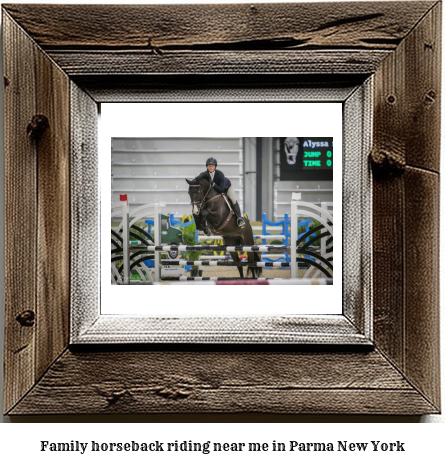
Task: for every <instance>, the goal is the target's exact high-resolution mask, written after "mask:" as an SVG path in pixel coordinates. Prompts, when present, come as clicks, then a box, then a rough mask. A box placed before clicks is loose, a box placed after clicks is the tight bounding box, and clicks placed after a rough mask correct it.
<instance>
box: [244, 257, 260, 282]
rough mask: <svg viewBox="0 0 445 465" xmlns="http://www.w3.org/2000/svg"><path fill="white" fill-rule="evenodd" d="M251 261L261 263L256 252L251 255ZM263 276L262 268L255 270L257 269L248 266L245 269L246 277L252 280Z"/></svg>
mask: <svg viewBox="0 0 445 465" xmlns="http://www.w3.org/2000/svg"><path fill="white" fill-rule="evenodd" d="M253 261H254V262H255V263H256V262H260V261H261V254H259V253H258V252H254V253H253ZM262 274H263V269H262V268H257V267H252V266H248V267H247V277H252V278H261V275H262Z"/></svg>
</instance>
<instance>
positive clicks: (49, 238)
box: [36, 50, 71, 378]
mask: <svg viewBox="0 0 445 465" xmlns="http://www.w3.org/2000/svg"><path fill="white" fill-rule="evenodd" d="M36 70H37V72H36V88H37V89H38V93H37V98H36V114H38V115H45V117H46V118H47V120H48V128H47V129H46V130H45V131H44V132H43V133H42V135H41V136H40V137H39V138H38V140H36V147H37V163H38V168H37V185H38V190H37V203H38V223H37V314H36V317H37V318H36V324H37V340H36V364H37V366H36V376H37V378H39V377H40V376H41V375H42V374H43V373H44V372H45V370H46V369H47V368H48V366H49V365H50V364H51V363H52V361H53V360H54V359H55V358H56V357H57V356H58V355H59V354H60V353H61V352H62V351H63V349H64V348H65V347H66V345H67V344H68V337H69V334H68V333H69V309H70V300H69V296H70V272H69V267H70V262H71V254H70V208H69V206H70V203H69V199H70V196H71V193H70V180H69V173H70V143H69V141H70V118H69V109H70V95H69V83H70V80H69V78H68V77H67V76H66V74H64V73H63V72H62V71H61V70H60V69H59V68H58V67H57V66H56V65H55V64H54V63H53V62H52V61H51V60H50V59H49V58H48V57H47V56H46V55H45V54H44V53H43V52H42V51H41V50H37V51H36Z"/></svg>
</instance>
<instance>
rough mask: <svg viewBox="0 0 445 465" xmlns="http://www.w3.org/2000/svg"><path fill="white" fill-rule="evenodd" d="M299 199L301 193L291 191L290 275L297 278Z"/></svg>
mask: <svg viewBox="0 0 445 465" xmlns="http://www.w3.org/2000/svg"><path fill="white" fill-rule="evenodd" d="M299 200H301V194H300V193H296V192H293V193H292V202H291V223H290V241H291V243H290V261H291V269H290V277H291V279H298V262H297V240H298V215H297V209H298V201H299Z"/></svg>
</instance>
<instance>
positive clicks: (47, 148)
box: [3, 1, 441, 415]
mask: <svg viewBox="0 0 445 465" xmlns="http://www.w3.org/2000/svg"><path fill="white" fill-rule="evenodd" d="M35 18H39V21H35ZM3 43H4V87H5V90H4V92H5V191H6V192H5V199H6V203H5V215H6V226H5V237H6V266H5V328H6V330H5V331H6V333H5V390H4V392H5V396H4V411H5V412H6V413H7V414H10V415H23V414H43V413H46V414H49V413H155V412H176V413H197V412H200V413H217V412H219V413H222V412H224V413H240V412H244V413H253V412H262V413H281V412H282V413H336V414H340V413H373V414H378V413H382V414H423V413H436V412H438V411H439V410H440V395H439V393H440V383H439V306H438V299H439V282H438V276H439V273H438V265H439V221H438V216H439V155H440V147H439V130H440V97H439V94H440V71H441V63H440V57H441V3H440V2H411V1H410V2H395V3H393V2H389V3H382V2H377V3H363V2H360V3H359V4H354V3H350V2H347V3H343V4H342V3H332V4H323V5H322V6H321V5H320V4H305V3H303V4H284V5H280V4H269V5H268V4H256V5H213V6H205V5H185V6H171V5H170V6H148V5H144V6H131V5H128V6H122V5H113V6H111V5H109V6H104V5H88V6H86V5H82V6H79V5H64V6H55V5H4V6H3ZM370 76H373V82H374V87H373V89H374V91H373V96H372V100H373V122H372V127H373V138H372V150H371V153H370V160H371V162H372V165H373V170H374V179H373V322H372V326H373V340H372V343H373V346H372V348H371V349H370V348H365V349H364V348H363V347H362V348H360V347H359V346H356V345H350V346H341V347H340V346H330V345H322V346H318V347H317V348H315V347H312V346H311V347H308V346H305V347H302V346H290V347H284V346H278V347H270V346H258V345H257V346H249V347H246V346H227V345H225V346H224V345H215V346H212V347H209V346H206V345H200V346H190V345H186V346H182V345H176V346H164V345H156V346H147V345H145V346H138V347H135V346H128V345H123V346H120V345H119V346H112V347H111V348H110V347H107V348H104V347H102V346H94V347H93V346H90V345H86V346H84V347H82V349H80V348H79V347H73V346H69V332H70V330H69V318H70V315H69V309H70V299H71V296H72V293H73V292H75V289H73V284H71V282H70V273H71V272H72V268H71V263H77V257H76V255H75V253H73V255H71V254H70V250H73V244H72V243H71V241H72V234H71V227H72V225H74V224H75V225H78V224H79V223H80V224H83V225H84V226H85V229H84V230H83V234H84V237H85V239H86V240H87V239H88V224H90V223H91V221H96V219H97V212H96V214H95V215H96V216H95V215H94V212H93V213H91V212H90V214H91V215H92V216H91V217H89V218H85V217H84V216H83V212H82V211H80V210H75V211H73V210H72V209H70V195H71V194H72V185H71V182H72V181H71V179H72V177H73V176H76V177H77V178H76V179H80V180H81V179H82V173H81V172H79V173H72V172H70V159H71V155H72V151H73V150H74V149H75V148H74V147H73V144H74V141H73V133H72V130H73V128H72V125H71V122H72V114H71V112H72V111H73V108H79V107H80V108H83V109H84V112H85V114H89V113H91V112H92V111H93V110H92V109H93V108H96V106H97V104H98V103H100V102H105V101H116V100H121V101H122V100H144V95H146V93H147V92H148V93H153V92H159V90H160V89H164V90H165V89H167V90H168V91H169V92H171V93H182V94H183V95H186V94H187V92H190V91H192V90H193V89H196V88H206V89H215V92H217V89H218V88H220V87H221V86H226V87H227V86H232V87H233V88H234V90H235V93H234V99H235V100H236V89H241V90H242V89H243V88H246V87H254V86H258V85H261V86H263V87H267V86H268V87H270V88H282V87H283V86H287V87H288V88H289V87H295V86H297V85H298V86H299V87H302V86H306V87H314V86H315V85H316V86H318V87H319V86H323V85H329V86H330V87H332V86H339V87H341V86H346V85H351V84H355V85H358V84H360V83H363V82H364V81H365V80H366V79H368V78H369V77H370ZM94 111H95V110H94ZM37 115H40V117H37V118H33V117H35V116H37ZM78 129H80V130H81V132H82V133H83V134H84V141H83V142H80V143H79V142H78V141H79V139H78V138H77V137H78V135H76V141H77V142H76V143H77V144H78V146H77V147H76V150H77V153H78V156H79V157H81V160H85V161H86V162H88V163H89V162H91V160H89V159H88V154H89V153H91V150H92V149H93V147H92V146H91V144H93V145H94V131H95V129H94V127H93V128H92V127H90V126H89V125H84V126H83V127H80V128H76V131H77V130H78ZM80 139H82V134H81V135H80ZM93 163H94V161H93ZM91 169H94V166H92V167H91ZM76 195H80V196H81V195H83V194H82V193H81V192H79V193H78V194H76ZM85 195H89V194H88V192H85ZM95 218H96V219H95ZM74 250H75V247H74ZM79 265H81V264H79ZM85 265H86V266H88V263H86V264H85ZM55 270H57V273H55V272H54V271H55ZM85 305H89V301H88V296H85ZM358 326H360V323H359V324H358Z"/></svg>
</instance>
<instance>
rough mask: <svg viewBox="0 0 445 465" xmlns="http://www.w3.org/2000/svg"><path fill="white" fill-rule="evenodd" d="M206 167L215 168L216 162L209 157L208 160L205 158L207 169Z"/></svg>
mask: <svg viewBox="0 0 445 465" xmlns="http://www.w3.org/2000/svg"><path fill="white" fill-rule="evenodd" d="M208 165H215V168H216V167H217V166H218V162H217V161H216V159H215V158H213V157H210V158H207V161H206V168H207V166H208Z"/></svg>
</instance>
